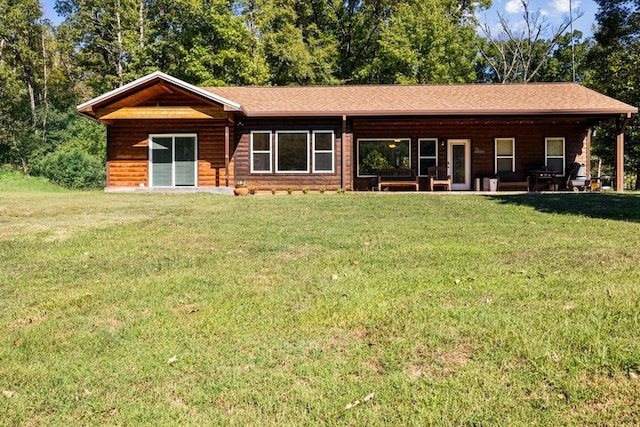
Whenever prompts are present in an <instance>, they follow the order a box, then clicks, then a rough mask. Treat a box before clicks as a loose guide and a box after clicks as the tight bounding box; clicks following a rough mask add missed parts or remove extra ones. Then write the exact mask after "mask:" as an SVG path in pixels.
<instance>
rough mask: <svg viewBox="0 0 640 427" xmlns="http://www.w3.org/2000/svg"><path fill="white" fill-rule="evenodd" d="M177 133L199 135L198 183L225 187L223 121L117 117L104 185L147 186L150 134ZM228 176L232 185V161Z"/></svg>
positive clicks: (109, 133)
mask: <svg viewBox="0 0 640 427" xmlns="http://www.w3.org/2000/svg"><path fill="white" fill-rule="evenodd" d="M230 132H231V138H233V128H230ZM176 133H195V134H197V135H198V186H200V187H223V186H225V184H226V174H225V160H224V121H223V120H116V121H115V122H114V124H112V125H111V126H109V132H108V144H107V147H108V148H107V186H108V187H138V186H140V184H143V185H144V186H145V187H147V186H149V167H148V163H149V140H148V137H149V134H176ZM229 175H230V176H229V180H230V184H232V182H233V161H232V162H231V163H230V165H229Z"/></svg>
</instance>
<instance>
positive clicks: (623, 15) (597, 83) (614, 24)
mask: <svg viewBox="0 0 640 427" xmlns="http://www.w3.org/2000/svg"><path fill="white" fill-rule="evenodd" d="M596 1H597V3H598V5H599V6H600V9H599V12H598V15H597V17H596V18H597V21H598V27H597V31H596V32H595V34H594V37H595V44H594V46H593V48H592V49H591V50H590V51H589V54H588V61H589V69H590V70H591V72H590V74H589V77H590V78H589V82H588V84H589V85H590V86H592V87H593V88H595V89H596V90H599V91H601V92H602V93H605V94H607V95H610V96H613V97H615V98H618V99H620V100H622V101H625V102H627V103H629V104H631V105H640V72H638V64H640V0H622V1H621V0H596ZM618 125H619V124H618ZM616 134H617V129H616V125H611V126H608V127H603V128H601V129H600V130H599V132H597V133H596V136H595V138H594V145H593V152H594V154H596V155H598V156H600V157H601V158H602V159H604V160H605V162H606V163H607V164H614V162H615V144H612V141H613V140H615V135H616ZM625 138H626V141H625V145H626V148H625V154H626V156H625V160H626V165H625V167H627V168H629V169H630V170H631V171H632V172H633V173H634V174H635V175H636V181H635V183H634V187H635V189H638V190H640V119H638V115H637V114H636V115H634V116H633V118H632V120H631V122H630V124H629V127H628V129H627V132H626V134H625Z"/></svg>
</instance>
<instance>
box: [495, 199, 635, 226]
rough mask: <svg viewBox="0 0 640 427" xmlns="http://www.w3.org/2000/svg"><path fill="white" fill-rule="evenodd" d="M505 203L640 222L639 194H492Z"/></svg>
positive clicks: (559, 212) (543, 210)
mask: <svg viewBox="0 0 640 427" xmlns="http://www.w3.org/2000/svg"><path fill="white" fill-rule="evenodd" d="M487 197H489V198H490V199H493V200H497V201H499V202H500V203H503V204H514V205H525V206H531V207H533V208H535V209H536V210H538V211H540V212H545V213H557V214H565V215H582V216H588V217H591V218H601V219H613V220H619V221H630V222H640V193H562V192H558V193H544V194H539V193H527V194H518V195H500V194H497V195H491V196H487Z"/></svg>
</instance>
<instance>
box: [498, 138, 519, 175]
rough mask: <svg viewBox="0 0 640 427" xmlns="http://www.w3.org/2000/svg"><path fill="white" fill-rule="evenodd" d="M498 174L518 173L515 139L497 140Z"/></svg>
mask: <svg viewBox="0 0 640 427" xmlns="http://www.w3.org/2000/svg"><path fill="white" fill-rule="evenodd" d="M495 143H496V165H495V169H496V173H499V172H515V171H516V155H515V152H516V150H515V145H516V140H515V138H496V139H495Z"/></svg>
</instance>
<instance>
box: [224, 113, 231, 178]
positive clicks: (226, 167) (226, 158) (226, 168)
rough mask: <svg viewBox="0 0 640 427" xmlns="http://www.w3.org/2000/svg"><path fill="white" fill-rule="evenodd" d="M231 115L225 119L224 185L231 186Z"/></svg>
mask: <svg viewBox="0 0 640 427" xmlns="http://www.w3.org/2000/svg"><path fill="white" fill-rule="evenodd" d="M230 151H231V148H230V147H229V117H228V115H227V118H226V119H225V120H224V186H225V187H228V186H229V152H230Z"/></svg>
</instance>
